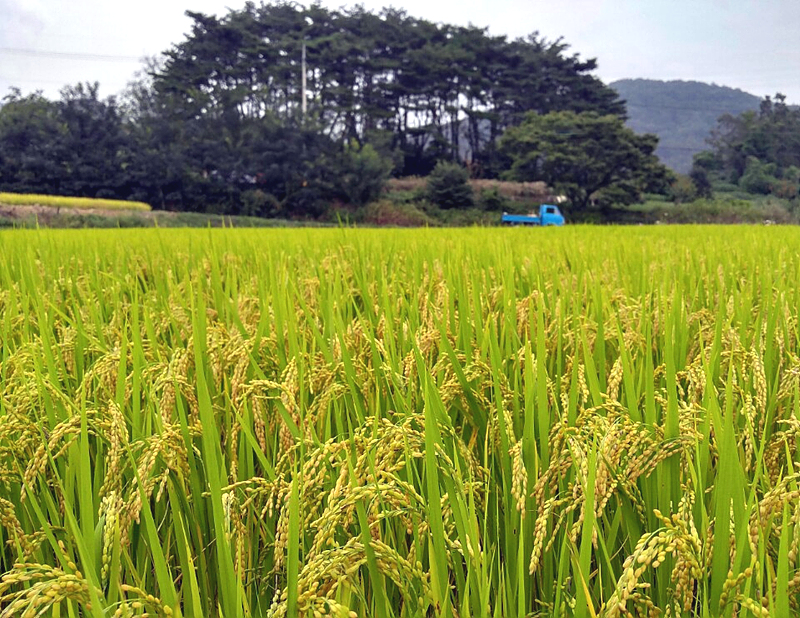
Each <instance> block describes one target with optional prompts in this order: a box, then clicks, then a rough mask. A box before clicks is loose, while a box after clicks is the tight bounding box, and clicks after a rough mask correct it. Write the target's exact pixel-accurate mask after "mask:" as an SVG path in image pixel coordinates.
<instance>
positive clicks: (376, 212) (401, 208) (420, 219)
mask: <svg viewBox="0 0 800 618" xmlns="http://www.w3.org/2000/svg"><path fill="white" fill-rule="evenodd" d="M363 221H364V223H366V224H368V225H387V226H394V227H419V226H425V225H435V224H436V222H435V221H434V220H433V219H431V217H429V216H428V215H427V214H425V213H424V212H422V211H421V210H420V209H419V208H417V207H416V206H414V205H413V204H403V205H398V204H395V203H394V202H392V201H391V200H379V201H377V202H373V203H371V204H369V205H368V206H367V207H366V208H365V209H364V217H363Z"/></svg>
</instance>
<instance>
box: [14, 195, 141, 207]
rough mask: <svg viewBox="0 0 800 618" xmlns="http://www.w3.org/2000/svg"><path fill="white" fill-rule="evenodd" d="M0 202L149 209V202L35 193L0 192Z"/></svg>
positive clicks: (20, 204)
mask: <svg viewBox="0 0 800 618" xmlns="http://www.w3.org/2000/svg"><path fill="white" fill-rule="evenodd" d="M0 204H5V205H8V206H48V207H53V208H77V209H92V210H115V211H116V210H137V211H150V210H151V207H150V205H149V204H145V203H144V202H129V201H125V200H106V199H98V198H91V197H66V196H63V195H38V194H35V193H0Z"/></svg>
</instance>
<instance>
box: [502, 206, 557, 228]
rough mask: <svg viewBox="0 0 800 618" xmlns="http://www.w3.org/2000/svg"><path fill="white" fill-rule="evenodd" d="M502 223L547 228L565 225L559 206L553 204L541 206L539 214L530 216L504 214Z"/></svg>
mask: <svg viewBox="0 0 800 618" xmlns="http://www.w3.org/2000/svg"><path fill="white" fill-rule="evenodd" d="M502 222H503V223H505V224H507V225H538V226H542V227H546V226H549V225H558V226H561V225H564V215H562V214H561V210H559V208H558V206H555V205H553V204H542V205H541V206H539V214H538V215H537V214H536V213H530V214H528V215H510V214H508V213H506V212H504V213H503V219H502Z"/></svg>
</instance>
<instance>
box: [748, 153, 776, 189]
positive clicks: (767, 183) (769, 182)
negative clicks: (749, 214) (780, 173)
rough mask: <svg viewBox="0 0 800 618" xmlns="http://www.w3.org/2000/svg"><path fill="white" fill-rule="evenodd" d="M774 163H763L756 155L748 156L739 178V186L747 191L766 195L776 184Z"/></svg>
mask: <svg viewBox="0 0 800 618" xmlns="http://www.w3.org/2000/svg"><path fill="white" fill-rule="evenodd" d="M775 167H776V166H775V164H773V163H763V162H761V161H759V160H758V159H757V158H756V157H748V159H747V166H746V167H745V171H744V174H742V177H741V178H740V179H739V186H740V187H741V188H742V189H744V190H745V191H747V192H748V193H757V194H761V195H767V194H769V193H771V192H772V188H773V187H774V186H775V185H776V184H777V181H778V179H777V178H776V177H775Z"/></svg>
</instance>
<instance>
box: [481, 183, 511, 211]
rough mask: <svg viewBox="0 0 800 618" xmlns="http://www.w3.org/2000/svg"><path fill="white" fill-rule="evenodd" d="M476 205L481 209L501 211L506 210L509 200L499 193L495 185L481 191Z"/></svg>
mask: <svg viewBox="0 0 800 618" xmlns="http://www.w3.org/2000/svg"><path fill="white" fill-rule="evenodd" d="M478 205H479V206H480V207H481V209H482V210H486V211H489V212H503V211H506V210H508V208H509V200H508V199H506V198H505V197H504V196H503V195H502V194H501V193H500V191H499V190H498V189H497V187H492V188H491V189H484V190H483V191H481V195H480V198H479V200H478Z"/></svg>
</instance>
